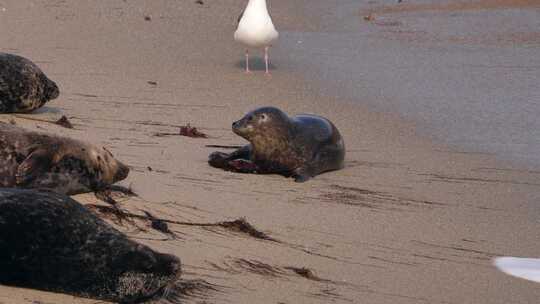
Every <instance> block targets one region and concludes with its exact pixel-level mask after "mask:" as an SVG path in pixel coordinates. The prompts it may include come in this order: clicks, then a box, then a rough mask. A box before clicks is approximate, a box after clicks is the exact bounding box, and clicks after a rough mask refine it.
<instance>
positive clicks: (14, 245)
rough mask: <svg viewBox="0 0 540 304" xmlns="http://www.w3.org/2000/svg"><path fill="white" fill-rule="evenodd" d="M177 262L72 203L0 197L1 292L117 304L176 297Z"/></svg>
mask: <svg viewBox="0 0 540 304" xmlns="http://www.w3.org/2000/svg"><path fill="white" fill-rule="evenodd" d="M180 271H181V270H180V260H179V259H178V258H177V257H175V256H172V255H169V254H162V253H158V252H156V251H154V250H152V249H151V248H149V247H147V246H145V245H142V244H139V243H136V242H134V241H132V240H130V239H128V238H127V237H126V236H125V235H124V234H122V233H121V232H119V231H118V230H116V229H114V228H113V227H111V226H110V225H109V224H107V223H105V222H104V221H103V220H101V219H100V218H98V217H97V216H95V215H94V214H92V213H91V212H90V211H88V210H87V209H86V208H85V207H83V206H82V205H81V204H79V203H78V202H76V201H74V200H73V199H71V198H69V197H67V196H65V195H63V194H59V193H56V192H52V191H49V190H35V189H15V188H5V189H0V284H5V285H11V286H18V287H26V288H33V289H40V290H46V291H53V292H61V293H67V294H72V295H75V296H79V297H86V298H94V299H100V300H107V301H114V302H120V303H139V302H141V301H144V300H148V299H153V298H156V297H161V296H166V297H167V296H169V295H173V294H175V289H174V288H177V287H178V285H175V283H177V282H178V279H179V277H180Z"/></svg>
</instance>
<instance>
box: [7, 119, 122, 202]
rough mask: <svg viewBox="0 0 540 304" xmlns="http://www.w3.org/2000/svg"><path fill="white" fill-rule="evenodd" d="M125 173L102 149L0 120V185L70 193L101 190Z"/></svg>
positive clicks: (106, 151) (111, 156)
mask: <svg viewBox="0 0 540 304" xmlns="http://www.w3.org/2000/svg"><path fill="white" fill-rule="evenodd" d="M128 174H129V168H128V167H127V166H126V165H124V164H123V163H121V162H120V161H118V160H116V159H115V158H114V157H113V155H112V154H111V152H109V151H108V150H107V149H105V148H98V147H96V146H94V145H91V144H89V143H86V142H82V141H79V140H75V139H71V138H67V137H60V136H54V135H49V134H45V133H38V132H31V131H28V130H25V129H23V128H20V127H17V126H13V125H11V124H7V123H2V122H0V187H16V188H47V189H51V190H54V191H56V192H59V193H64V194H68V195H72V194H78V193H84V192H91V191H98V190H102V189H103V188H106V187H107V186H109V185H111V184H113V183H115V182H118V181H120V180H123V179H125V178H126V177H127V176H128Z"/></svg>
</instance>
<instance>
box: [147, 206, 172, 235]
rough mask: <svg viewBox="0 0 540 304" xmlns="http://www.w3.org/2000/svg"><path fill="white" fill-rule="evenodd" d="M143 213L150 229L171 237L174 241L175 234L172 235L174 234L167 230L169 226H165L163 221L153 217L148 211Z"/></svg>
mask: <svg viewBox="0 0 540 304" xmlns="http://www.w3.org/2000/svg"><path fill="white" fill-rule="evenodd" d="M143 212H144V214H146V217H147V218H148V219H149V220H150V227H152V228H153V229H155V230H157V231H160V232H162V233H164V234H167V235H169V236H171V237H172V238H173V239H176V234H174V232H172V231H171V230H170V229H169V225H167V223H166V222H165V221H164V220H162V219H160V218H157V217H155V216H154V215H152V214H151V213H150V212H148V211H143Z"/></svg>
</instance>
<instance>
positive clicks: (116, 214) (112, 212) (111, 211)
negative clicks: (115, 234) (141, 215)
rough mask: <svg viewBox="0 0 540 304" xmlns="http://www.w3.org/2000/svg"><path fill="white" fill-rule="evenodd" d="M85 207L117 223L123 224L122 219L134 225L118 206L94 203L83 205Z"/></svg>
mask: <svg viewBox="0 0 540 304" xmlns="http://www.w3.org/2000/svg"><path fill="white" fill-rule="evenodd" d="M85 207H86V208H88V209H90V210H91V211H94V213H99V214H100V215H103V216H105V217H106V218H108V219H110V220H111V221H113V222H114V223H116V224H117V225H120V226H122V225H123V224H124V221H126V222H128V223H130V224H132V225H135V222H134V221H133V220H132V219H131V218H130V217H129V216H127V215H126V213H125V212H124V211H123V210H122V209H120V208H119V207H118V206H116V205H113V206H104V205H96V204H87V205H85Z"/></svg>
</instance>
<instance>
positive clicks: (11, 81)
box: [0, 53, 60, 113]
mask: <svg viewBox="0 0 540 304" xmlns="http://www.w3.org/2000/svg"><path fill="white" fill-rule="evenodd" d="M59 94H60V91H59V90H58V86H57V85H56V83H55V82H54V81H52V80H50V79H49V78H48V77H47V76H45V74H44V73H43V72H42V71H41V70H40V68H39V67H38V66H37V65H35V64H34V63H33V62H32V61H30V60H28V59H26V58H24V57H21V56H17V55H13V54H7V53H0V113H17V112H19V113H23V112H30V111H33V110H35V109H37V108H40V107H42V106H43V105H44V104H45V103H46V102H47V101H49V100H52V99H55V98H56V97H58V95H59Z"/></svg>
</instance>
